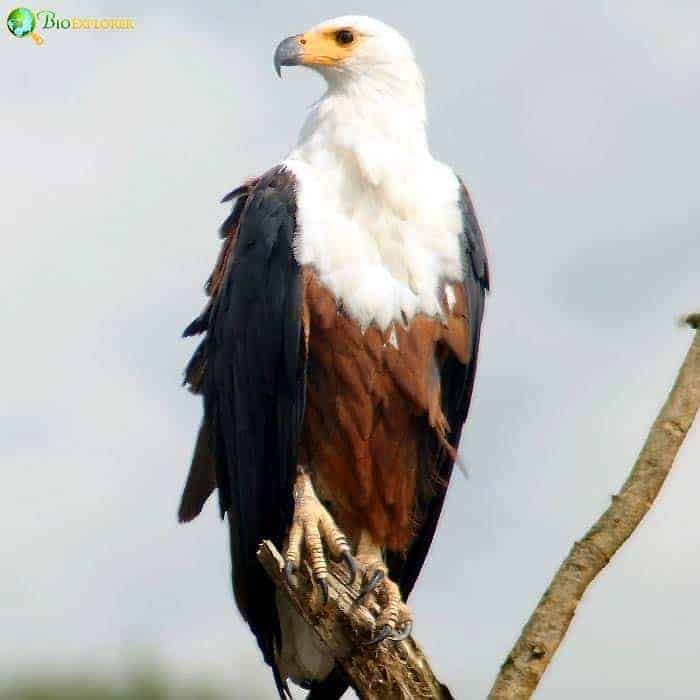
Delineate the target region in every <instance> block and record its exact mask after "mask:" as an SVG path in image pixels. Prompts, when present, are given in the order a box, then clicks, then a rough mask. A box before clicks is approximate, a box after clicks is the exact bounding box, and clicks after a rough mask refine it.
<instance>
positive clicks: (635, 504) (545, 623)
mask: <svg viewBox="0 0 700 700" xmlns="http://www.w3.org/2000/svg"><path fill="white" fill-rule="evenodd" d="M684 322H685V323H687V324H688V325H689V326H691V327H693V328H696V329H698V328H700V313H697V314H691V315H690V316H688V317H687V318H685V319H684ZM698 406H700V330H699V331H698V332H697V333H696V334H695V339H694V341H693V343H692V344H691V347H690V350H689V351H688V355H687V356H686V358H685V361H684V363H683V365H682V367H681V369H680V372H679V374H678V378H677V380H676V383H675V385H674V387H673V389H672V390H671V394H670V396H669V397H668V400H667V401H666V403H665V405H664V407H663V408H662V409H661V413H660V414H659V416H658V418H657V419H656V421H655V422H654V425H653V426H652V428H651V431H650V433H649V437H648V438H647V441H646V443H645V445H644V447H643V448H642V451H641V453H640V455H639V457H638V459H637V462H636V464H635V465H634V468H633V469H632V471H631V473H630V475H629V477H628V478H627V481H626V482H625V483H624V485H623V486H622V489H621V490H620V492H619V493H618V494H617V495H615V496H613V499H612V504H611V505H610V507H609V508H608V509H607V510H606V511H605V513H603V515H602V516H601V517H600V518H599V519H598V521H597V522H596V523H595V525H593V527H592V528H591V529H590V530H589V531H588V532H587V533H586V535H585V536H584V538H583V539H582V540H580V541H579V542H576V544H574V546H573V548H572V550H571V551H570V552H569V555H568V556H567V558H566V559H565V560H564V563H563V564H562V565H561V567H560V568H559V571H557V573H556V575H555V576H554V578H553V579H552V582H551V583H550V585H549V587H548V588H547V590H546V591H545V593H544V595H543V596H542V598H541V600H540V602H539V603H538V605H537V607H536V608H535V611H534V612H533V613H532V616H531V617H530V619H529V621H528V622H527V624H526V625H525V627H524V628H523V631H522V633H521V635H520V638H519V639H518V641H517V642H516V643H515V646H514V647H513V649H512V650H511V652H510V654H509V655H508V658H507V659H506V660H505V662H504V664H503V666H502V667H501V671H500V673H499V674H498V677H497V678H496V682H495V683H494V685H493V688H492V689H491V693H490V694H489V696H488V697H489V700H525V699H526V698H529V697H531V696H532V693H533V692H534V691H535V689H536V688H537V685H538V683H539V682H540V679H541V677H542V674H543V673H544V671H545V669H546V668H547V666H548V665H549V663H550V661H551V660H552V657H553V656H554V653H555V652H556V650H557V648H558V647H559V644H560V643H561V641H562V640H563V639H564V636H565V634H566V631H567V629H568V628H569V624H570V623H571V620H572V619H573V616H574V613H575V612H576V606H577V605H578V602H579V600H580V599H581V596H582V595H583V594H584V592H585V590H586V588H587V587H588V585H589V584H590V583H591V581H593V579H594V578H595V577H596V576H597V575H598V573H599V572H600V571H601V570H602V569H603V567H605V565H606V564H607V563H608V562H609V561H610V559H611V558H612V557H613V555H614V554H615V552H617V550H618V549H619V548H620V547H621V546H622V545H623V544H624V542H625V541H626V540H627V538H628V537H629V536H630V535H631V534H632V533H633V532H634V530H635V528H636V527H637V526H638V525H639V523H640V522H641V520H642V518H643V517H644V515H645V514H646V513H647V511H648V510H649V508H650V507H651V505H652V503H653V502H654V499H655V498H656V496H657V494H658V493H659V490H660V489H661V486H662V485H663V483H664V480H665V479H666V477H667V476H668V473H669V471H670V470H671V467H672V466H673V460H674V459H675V457H676V453H677V452H678V449H679V448H680V446H681V444H682V443H683V440H684V438H685V436H686V434H687V433H688V430H689V429H690V426H691V425H692V423H693V420H694V418H695V415H696V413H697V411H698Z"/></svg>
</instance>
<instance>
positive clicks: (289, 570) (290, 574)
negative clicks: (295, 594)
mask: <svg viewBox="0 0 700 700" xmlns="http://www.w3.org/2000/svg"><path fill="white" fill-rule="evenodd" d="M284 578H285V579H286V580H287V585H288V586H289V587H290V588H294V564H292V562H291V561H288V562H287V563H286V564H285V565H284Z"/></svg>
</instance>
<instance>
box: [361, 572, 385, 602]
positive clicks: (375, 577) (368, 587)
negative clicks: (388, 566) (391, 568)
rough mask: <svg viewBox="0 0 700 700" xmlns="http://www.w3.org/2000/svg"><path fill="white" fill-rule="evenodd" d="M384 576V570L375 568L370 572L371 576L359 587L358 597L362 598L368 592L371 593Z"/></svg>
mask: <svg viewBox="0 0 700 700" xmlns="http://www.w3.org/2000/svg"><path fill="white" fill-rule="evenodd" d="M384 576H385V574H384V572H383V571H382V570H381V569H377V570H376V571H375V572H374V573H373V574H372V578H371V579H370V580H369V581H367V583H366V584H365V585H364V586H362V588H360V593H359V597H360V598H364V597H365V596H366V595H367V594H368V593H371V592H372V591H373V590H374V589H375V588H376V587H377V586H378V585H379V584H380V583H381V582H382V581H383V580H384Z"/></svg>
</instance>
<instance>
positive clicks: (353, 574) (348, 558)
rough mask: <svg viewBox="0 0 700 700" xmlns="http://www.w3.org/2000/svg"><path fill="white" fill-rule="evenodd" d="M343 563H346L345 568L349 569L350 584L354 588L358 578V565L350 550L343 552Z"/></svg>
mask: <svg viewBox="0 0 700 700" xmlns="http://www.w3.org/2000/svg"><path fill="white" fill-rule="evenodd" d="M343 561H344V562H345V566H347V567H348V573H349V574H350V578H349V580H348V584H349V585H351V586H352V584H353V583H355V579H356V578H357V565H356V564H355V559H354V558H353V556H352V554H350V550H349V549H346V550H345V551H344V552H343Z"/></svg>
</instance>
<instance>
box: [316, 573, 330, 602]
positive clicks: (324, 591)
mask: <svg viewBox="0 0 700 700" xmlns="http://www.w3.org/2000/svg"><path fill="white" fill-rule="evenodd" d="M317 583H318V587H319V588H320V589H321V595H322V596H323V604H324V605H328V581H326V579H325V578H323V579H321V580H320V581H317Z"/></svg>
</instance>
